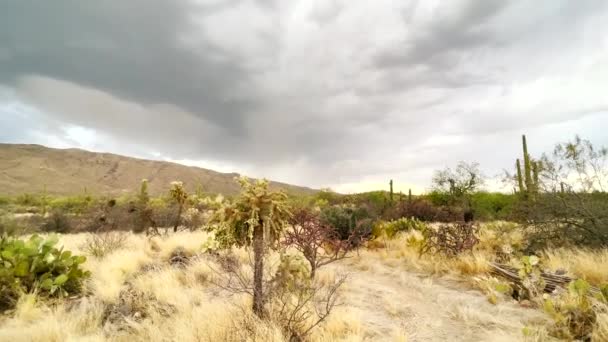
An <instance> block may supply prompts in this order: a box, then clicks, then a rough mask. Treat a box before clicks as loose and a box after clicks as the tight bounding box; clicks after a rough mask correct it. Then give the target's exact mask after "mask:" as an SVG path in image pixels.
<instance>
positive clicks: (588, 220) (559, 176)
mask: <svg viewBox="0 0 608 342" xmlns="http://www.w3.org/2000/svg"><path fill="white" fill-rule="evenodd" d="M541 162H542V165H543V168H542V170H541V172H540V175H539V179H540V181H539V190H540V193H539V194H538V196H537V199H536V201H534V202H533V203H522V205H523V206H525V207H526V208H527V209H528V210H525V211H524V213H525V214H526V215H525V217H524V218H525V220H526V221H527V222H529V223H531V226H532V228H533V230H534V231H535V232H536V233H537V234H536V236H533V238H534V241H533V242H535V243H536V244H539V243H541V244H544V243H546V242H548V240H551V241H552V242H555V243H568V242H574V243H578V244H584V245H587V246H592V247H604V246H608V231H607V230H606V227H608V194H607V193H606V186H607V185H606V184H608V183H607V182H608V163H607V162H608V149H606V148H605V147H603V148H596V147H594V146H593V145H592V144H591V142H589V141H588V140H584V139H581V138H579V137H578V136H576V137H575V138H574V140H573V141H569V142H565V143H560V144H557V145H556V147H555V149H554V152H553V155H552V156H551V157H550V156H547V155H543V157H542V159H541ZM538 247H542V246H538Z"/></svg>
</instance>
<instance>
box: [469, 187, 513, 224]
mask: <svg viewBox="0 0 608 342" xmlns="http://www.w3.org/2000/svg"><path fill="white" fill-rule="evenodd" d="M516 200H517V197H516V196H515V195H513V194H503V193H496V192H485V191H479V192H476V193H474V194H472V195H471V208H472V210H473V212H474V213H475V217H476V219H478V220H484V221H490V220H507V219H510V218H511V217H512V211H513V206H514V205H515V202H516Z"/></svg>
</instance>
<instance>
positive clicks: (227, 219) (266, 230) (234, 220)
mask: <svg viewBox="0 0 608 342" xmlns="http://www.w3.org/2000/svg"><path fill="white" fill-rule="evenodd" d="M237 180H238V182H239V184H240V185H241V193H240V195H239V196H238V197H237V198H236V199H235V200H234V202H228V201H226V203H225V204H224V205H223V206H222V208H220V209H219V210H218V211H217V212H216V215H214V218H213V220H212V221H214V222H216V223H218V225H217V229H216V237H217V239H218V241H219V242H220V243H222V244H224V245H230V244H237V245H249V244H251V245H253V255H254V275H253V282H254V284H253V311H254V313H255V314H256V315H258V316H260V317H261V316H263V315H264V302H265V300H264V292H263V285H262V279H263V273H264V251H265V250H266V247H267V246H271V247H273V246H276V244H277V241H278V239H279V236H280V234H281V232H282V230H283V228H284V227H285V225H286V223H287V222H286V220H287V218H288V217H289V216H291V213H290V212H289V210H288V209H287V203H286V200H287V195H286V194H284V193H282V192H274V191H271V190H270V189H269V188H268V181H266V180H258V181H256V182H255V183H251V182H250V181H249V179H247V178H246V177H241V178H238V179H237Z"/></svg>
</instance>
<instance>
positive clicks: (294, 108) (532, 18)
mask: <svg viewBox="0 0 608 342" xmlns="http://www.w3.org/2000/svg"><path fill="white" fill-rule="evenodd" d="M606 30H608V4H607V3H606V2H604V1H599V0H598V1H594V0H589V1H584V2H571V1H565V0H564V1H537V2H529V1H523V0H522V1H511V2H505V1H494V0H489V1H472V0H459V1H450V2H449V3H446V2H441V1H437V2H434V1H407V2H404V1H391V0H381V1H378V2H366V1H345V0H342V1H339V0H332V1H289V2H280V1H263V0H255V1H254V0H251V1H247V0H232V1H213V0H197V1H194V0H193V1H191V2H189V1H170V0H154V1H144V0H134V1H128V2H124V1H118V0H107V1H95V2H86V3H85V2H82V1H74V0H72V1H69V0H56V1H53V2H48V1H47V2H36V1H28V0H9V2H8V4H5V5H3V11H2V12H0V86H2V85H3V86H4V87H6V88H8V89H10V92H11V94H13V95H12V97H11V98H10V101H13V102H14V101H17V102H19V103H22V104H24V105H26V106H31V107H32V108H35V110H37V111H39V114H37V115H38V116H37V118H38V119H36V121H37V122H38V123H40V122H42V121H43V122H44V124H36V125H35V126H36V127H35V129H34V128H31V129H30V131H33V130H36V131H37V132H40V131H45V130H46V134H48V136H53V137H58V138H57V139H61V136H63V135H65V127H66V126H69V125H75V126H80V127H86V128H88V129H91V130H94V131H95V132H96V136H97V139H98V140H99V141H97V142H96V144H95V146H96V147H98V148H99V149H111V150H112V152H117V153H131V154H138V155H140V156H155V155H158V154H160V155H162V156H166V157H170V158H173V159H191V160H206V161H211V162H216V163H221V164H228V165H232V166H233V167H234V168H235V169H236V170H235V171H239V172H247V173H250V174H253V175H255V176H264V175H265V176H268V177H271V178H278V179H279V180H284V181H291V182H297V183H302V184H306V185H311V186H325V185H339V184H342V183H355V182H359V181H368V180H371V179H374V180H378V179H384V178H387V177H395V178H397V177H398V178H399V179H403V181H404V182H409V183H418V184H426V182H428V178H430V175H426V176H424V175H425V174H426V173H428V170H429V169H433V168H437V167H442V166H443V165H446V164H450V163H453V162H455V161H457V160H458V159H467V160H477V161H479V162H481V164H482V166H484V164H486V167H487V168H489V169H490V170H498V169H500V168H502V167H510V159H511V158H510V157H508V158H507V157H505V158H504V159H500V160H499V159H498V158H497V157H496V153H493V151H496V150H497V149H502V150H504V151H508V152H511V151H513V152H516V149H517V143H518V135H519V134H521V133H522V132H523V131H527V132H529V133H532V132H535V134H539V135H540V136H542V135H543V134H544V133H542V132H544V131H543V129H544V130H547V132H548V131H549V130H551V129H554V128H550V127H559V129H560V130H561V131H562V132H563V133H564V134H567V135H568V136H569V135H572V134H574V133H577V132H570V131H568V128H567V126H563V125H562V126H560V123H563V122H571V121H573V120H574V121H577V120H579V121H581V120H582V121H581V122H583V121H584V120H587V119H589V120H600V121H601V120H604V119H598V118H603V117H604V116H603V115H605V114H603V113H606V111H607V110H608V100H607V99H606V97H605V94H603V92H602V89H605V87H606V86H607V85H608V41H606V38H605V35H604V34H603V32H606ZM10 101H9V102H10ZM4 102H6V101H4ZM2 108H3V107H2V100H0V115H2V113H3V110H2ZM5 108H7V107H6V106H5ZM5 112H6V113H8V109H5ZM6 117H8V116H5V118H6ZM12 117H13V118H14V117H15V116H14V115H13V116H12ZM42 117H44V118H43V119H42ZM15 120H16V119H11V121H8V120H7V119H4V120H3V119H0V123H1V124H2V129H0V139H2V140H7V141H8V140H15V139H17V140H18V138H17V137H16V136H15V134H14V133H11V132H12V131H13V130H12V129H9V127H11V126H14V125H11V123H14V122H16V121H15ZM30 121H31V122H34V120H33V119H31V120H30ZM585 122H587V121H585ZM601 122H604V121H601ZM556 125H557V126H556ZM543 127H545V128H543ZM548 127H549V128H548ZM580 127H583V129H586V130H589V129H591V128H589V127H593V125H589V124H587V125H582V126H580ZM578 133H581V134H583V135H584V134H585V133H586V132H578ZM23 134H27V133H23ZM552 134H554V133H552ZM24 139H25V138H24ZM22 140H23V139H22ZM506 140H509V141H511V140H512V141H513V147H512V148H511V147H509V148H506V147H504V145H505V141H506ZM61 141H62V142H65V143H66V144H69V143H70V142H69V141H73V139H72V140H69V139H68V140H65V139H64V140H61ZM479 141H484V142H485V145H483V146H480V145H478V144H477V142H479ZM600 142H601V143H608V141H600ZM501 160H504V161H501ZM211 165H212V164H211ZM423 171H424V172H423ZM490 173H491V171H490Z"/></svg>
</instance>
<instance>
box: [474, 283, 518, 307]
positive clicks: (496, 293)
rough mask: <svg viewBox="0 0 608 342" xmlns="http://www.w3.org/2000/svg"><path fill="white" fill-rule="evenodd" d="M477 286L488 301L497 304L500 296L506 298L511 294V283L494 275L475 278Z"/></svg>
mask: <svg viewBox="0 0 608 342" xmlns="http://www.w3.org/2000/svg"><path fill="white" fill-rule="evenodd" d="M475 281H476V282H477V285H478V287H479V288H480V289H481V290H482V291H483V292H484V293H485V294H486V295H487V297H488V301H489V302H490V303H492V304H497V303H498V301H499V299H500V298H507V297H510V296H512V295H513V288H512V286H511V284H509V283H507V282H504V281H502V280H499V279H497V278H495V277H489V276H483V277H479V278H475Z"/></svg>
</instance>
